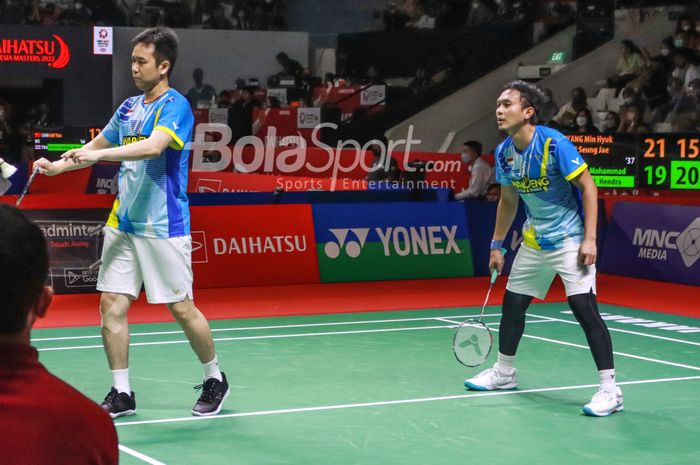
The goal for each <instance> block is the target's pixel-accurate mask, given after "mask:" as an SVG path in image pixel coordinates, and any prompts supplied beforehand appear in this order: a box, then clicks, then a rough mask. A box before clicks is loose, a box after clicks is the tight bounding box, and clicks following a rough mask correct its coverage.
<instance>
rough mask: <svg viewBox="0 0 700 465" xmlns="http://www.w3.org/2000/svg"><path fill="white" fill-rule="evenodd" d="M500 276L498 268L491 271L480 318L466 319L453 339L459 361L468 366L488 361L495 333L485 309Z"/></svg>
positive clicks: (504, 252)
mask: <svg viewBox="0 0 700 465" xmlns="http://www.w3.org/2000/svg"><path fill="white" fill-rule="evenodd" d="M501 253H502V254H503V255H504V256H505V254H506V249H501ZM497 277H498V270H496V269H494V270H493V272H491V284H489V291H488V292H487V293H486V299H485V300H484V305H482V306H481V315H479V319H478V320H474V319H469V320H464V321H463V322H462V324H460V325H459V328H457V331H455V336H454V339H453V340H452V350H453V351H454V354H455V357H456V358H457V361H458V362H459V363H461V364H462V365H465V366H468V367H478V366H479V365H481V364H482V363H484V362H485V361H486V359H487V358H488V357H489V354H490V353H491V348H492V347H493V335H492V334H491V330H490V329H489V328H488V326H486V325H485V324H484V321H483V320H484V309H485V308H486V304H487V303H488V301H489V296H490V295H491V290H492V289H493V284H494V283H495V282H496V278H497Z"/></svg>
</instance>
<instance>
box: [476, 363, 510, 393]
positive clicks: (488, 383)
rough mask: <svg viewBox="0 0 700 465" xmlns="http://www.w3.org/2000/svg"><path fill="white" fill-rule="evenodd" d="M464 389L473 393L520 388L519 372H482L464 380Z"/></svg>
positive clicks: (494, 370) (491, 370)
mask: <svg viewBox="0 0 700 465" xmlns="http://www.w3.org/2000/svg"><path fill="white" fill-rule="evenodd" d="M464 387H465V388H467V389H471V390H472V391H494V390H496V389H515V388H516V387H518V370H516V369H515V368H513V372H512V373H503V372H501V371H498V369H496V367H495V365H494V367H493V368H489V369H487V370H484V371H482V372H481V373H479V374H478V375H476V376H474V377H473V378H469V379H466V380H464Z"/></svg>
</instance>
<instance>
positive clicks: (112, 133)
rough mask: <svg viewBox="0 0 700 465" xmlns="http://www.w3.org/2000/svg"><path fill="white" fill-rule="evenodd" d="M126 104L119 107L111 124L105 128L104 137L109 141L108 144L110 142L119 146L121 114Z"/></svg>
mask: <svg viewBox="0 0 700 465" xmlns="http://www.w3.org/2000/svg"><path fill="white" fill-rule="evenodd" d="M123 106H124V104H123V103H122V104H121V105H119V108H117V111H115V112H114V114H113V115H112V118H110V120H109V123H107V126H105V127H104V129H103V130H102V136H103V137H104V138H105V139H107V142H109V143H110V144H112V145H119V142H120V139H119V114H120V113H121V112H122V107H123Z"/></svg>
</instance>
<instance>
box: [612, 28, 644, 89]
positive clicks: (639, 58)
mask: <svg viewBox="0 0 700 465" xmlns="http://www.w3.org/2000/svg"><path fill="white" fill-rule="evenodd" d="M645 66H646V62H645V60H644V56H643V55H642V52H641V51H640V50H639V48H638V47H637V46H636V45H635V44H634V42H632V41H631V40H623V41H622V49H621V53H620V56H619V57H618V59H617V67H616V70H617V74H616V75H615V76H613V77H611V78H609V79H608V87H613V88H615V89H617V91H618V92H619V91H620V89H622V88H623V87H625V85H626V84H627V83H628V82H630V81H632V80H634V79H637V78H638V77H639V76H640V75H641V73H642V71H643V70H644V67H645Z"/></svg>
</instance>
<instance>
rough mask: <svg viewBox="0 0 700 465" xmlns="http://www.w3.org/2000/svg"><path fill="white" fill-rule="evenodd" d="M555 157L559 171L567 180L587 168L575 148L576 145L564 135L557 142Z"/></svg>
mask: <svg viewBox="0 0 700 465" xmlns="http://www.w3.org/2000/svg"><path fill="white" fill-rule="evenodd" d="M556 157H557V164H558V166H559V171H561V174H562V176H564V179H566V180H567V181H571V180H572V179H574V178H575V177H576V176H578V175H579V174H581V173H582V172H583V170H585V169H586V168H588V165H587V164H586V162H585V160H584V159H583V157H582V156H581V154H580V153H578V150H576V146H575V145H574V144H572V143H571V141H570V140H569V139H567V138H566V137H564V138H562V139H560V140H559V141H558V142H557V153H556Z"/></svg>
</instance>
